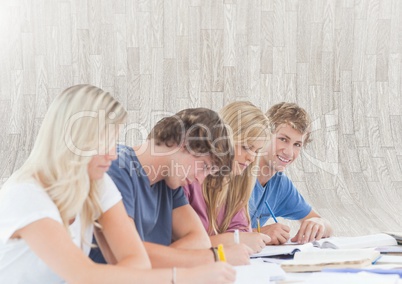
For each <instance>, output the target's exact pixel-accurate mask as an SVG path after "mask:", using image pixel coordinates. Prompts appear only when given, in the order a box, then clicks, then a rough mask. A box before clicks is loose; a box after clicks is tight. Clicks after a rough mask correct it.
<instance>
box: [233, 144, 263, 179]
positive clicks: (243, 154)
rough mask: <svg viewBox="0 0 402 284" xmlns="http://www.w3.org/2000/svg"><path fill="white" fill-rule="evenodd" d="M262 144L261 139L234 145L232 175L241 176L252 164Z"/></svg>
mask: <svg viewBox="0 0 402 284" xmlns="http://www.w3.org/2000/svg"><path fill="white" fill-rule="evenodd" d="M264 143H265V141H264V140H263V139H256V140H254V141H248V142H244V143H236V144H235V157H234V160H233V174H234V175H241V174H242V173H243V172H244V171H245V170H246V168H247V167H248V166H249V165H250V164H251V163H253V162H254V160H255V159H256V157H257V155H258V153H259V151H260V150H261V149H262V147H263V146H264Z"/></svg>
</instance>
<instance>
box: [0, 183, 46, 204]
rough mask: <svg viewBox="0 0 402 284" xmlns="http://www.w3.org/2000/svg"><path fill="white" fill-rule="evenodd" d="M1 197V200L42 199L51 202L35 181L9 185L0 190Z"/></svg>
mask: <svg viewBox="0 0 402 284" xmlns="http://www.w3.org/2000/svg"><path fill="white" fill-rule="evenodd" d="M0 196H1V198H7V197H12V198H19V199H21V198H41V199H48V200H50V197H49V195H48V194H46V192H45V190H44V188H43V187H42V186H41V185H40V184H39V183H38V182H36V181H35V180H34V179H32V180H26V181H20V182H12V183H9V184H7V185H6V186H4V187H3V188H2V189H1V190H0Z"/></svg>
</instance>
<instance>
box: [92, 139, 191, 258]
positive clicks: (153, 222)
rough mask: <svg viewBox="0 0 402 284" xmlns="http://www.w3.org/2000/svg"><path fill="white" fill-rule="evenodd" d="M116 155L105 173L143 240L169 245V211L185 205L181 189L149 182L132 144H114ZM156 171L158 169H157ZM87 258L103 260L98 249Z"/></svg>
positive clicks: (170, 232)
mask: <svg viewBox="0 0 402 284" xmlns="http://www.w3.org/2000/svg"><path fill="white" fill-rule="evenodd" d="M117 152H118V158H117V159H116V160H115V161H113V162H112V165H111V166H110V168H109V171H108V174H109V176H110V177H111V178H112V179H113V181H114V183H115V184H116V186H117V188H118V189H119V191H120V192H121V195H122V197H123V203H124V206H125V208H126V211H127V214H128V216H130V217H131V218H132V219H133V220H134V222H135V226H136V228H137V231H138V233H139V235H140V237H141V239H142V240H143V241H147V242H151V243H157V244H161V245H170V244H171V242H172V212H173V210H174V209H175V208H177V207H180V206H183V205H186V204H188V201H187V198H186V196H185V195H184V192H183V188H181V187H179V188H177V189H171V188H169V187H168V186H167V185H166V183H165V181H164V180H162V181H159V182H157V183H155V184H153V185H150V183H149V179H148V176H147V175H146V170H156V171H157V170H158V169H146V170H145V169H144V168H143V167H142V165H141V164H140V162H139V160H138V158H137V155H136V153H135V151H134V149H133V148H132V147H127V146H124V145H118V147H117ZM159 170H160V169H159ZM90 257H91V258H92V259H93V260H94V261H95V262H101V263H105V261H104V259H103V256H102V254H101V253H100V250H99V249H98V248H95V249H92V250H91V253H90Z"/></svg>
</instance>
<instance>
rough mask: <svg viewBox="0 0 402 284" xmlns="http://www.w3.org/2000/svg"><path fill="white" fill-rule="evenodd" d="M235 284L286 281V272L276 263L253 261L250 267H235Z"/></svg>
mask: <svg viewBox="0 0 402 284" xmlns="http://www.w3.org/2000/svg"><path fill="white" fill-rule="evenodd" d="M234 268H235V269H236V272H237V273H236V282H235V284H250V283H253V284H259V283H261V284H265V283H270V281H278V280H283V279H285V276H286V273H285V271H284V270H283V269H282V268H281V267H280V266H279V265H278V264H276V263H265V262H263V261H262V260H261V259H252V260H251V262H250V265H241V266H235V267H234Z"/></svg>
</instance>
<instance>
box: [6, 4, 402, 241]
mask: <svg viewBox="0 0 402 284" xmlns="http://www.w3.org/2000/svg"><path fill="white" fill-rule="evenodd" d="M0 47H1V48H0V111H1V112H0V145H1V146H0V147H1V148H0V160H1V163H0V184H2V183H4V182H5V181H6V180H7V178H8V177H9V176H10V174H11V173H12V172H13V171H14V170H15V169H17V168H18V167H19V166H20V165H21V163H23V161H24V160H25V159H26V157H27V155H28V154H29V152H30V149H31V148H32V145H33V143H34V140H35V137H36V133H37V131H38V127H39V126H40V124H41V120H42V118H43V116H44V114H45V112H46V110H47V108H48V106H49V103H50V102H51V101H52V99H53V98H54V96H55V95H57V94H58V93H60V92H61V91H62V90H63V89H65V88H66V87H68V86H71V85H73V84H78V83H90V84H94V85H97V86H99V87H102V88H103V89H106V90H108V91H110V92H111V93H112V94H114V96H115V97H116V98H118V99H119V100H120V101H121V102H122V103H123V104H124V105H125V106H126V108H127V110H128V111H129V114H130V117H129V125H130V126H131V127H130V130H129V131H128V132H127V135H126V143H128V144H136V143H139V142H140V141H141V140H142V139H144V135H145V134H144V133H146V132H147V131H148V130H149V129H150V127H151V126H152V125H153V124H154V123H155V121H157V120H158V119H159V118H160V117H162V116H164V115H169V114H171V113H174V112H177V111H178V110H180V109H183V108H187V107H197V106H205V107H210V108H212V109H215V110H219V109H220V108H221V107H222V106H223V105H225V104H226V103H228V102H231V101H234V100H249V101H251V102H253V103H254V104H256V105H258V106H259V107H261V108H262V109H263V110H264V111H266V110H267V109H268V107H269V106H271V105H272V104H274V103H277V102H280V101H292V102H297V103H299V104H300V105H301V106H303V107H305V108H306V109H307V110H308V111H309V112H310V114H311V116H312V118H313V121H314V122H313V129H314V133H313V138H314V141H313V142H312V143H311V145H309V147H308V148H307V149H306V150H305V151H304V153H303V154H302V156H301V158H300V159H299V160H298V161H297V162H296V163H295V165H293V166H292V167H291V169H289V171H288V174H289V175H290V176H291V177H292V178H293V180H294V181H295V183H296V185H297V186H298V187H299V189H300V191H301V192H302V193H303V194H304V196H305V197H306V199H307V200H308V201H310V202H311V203H312V204H313V205H314V207H315V208H316V209H317V210H318V211H319V212H320V213H321V214H322V215H323V216H325V217H326V218H328V219H330V220H331V222H332V223H333V224H334V227H335V229H336V232H337V234H338V235H359V234H367V233H374V232H378V231H383V230H402V213H401V208H402V205H401V201H402V174H401V168H402V96H401V58H402V2H401V1H399V0H166V1H164V0H137V1H134V0H0Z"/></svg>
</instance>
